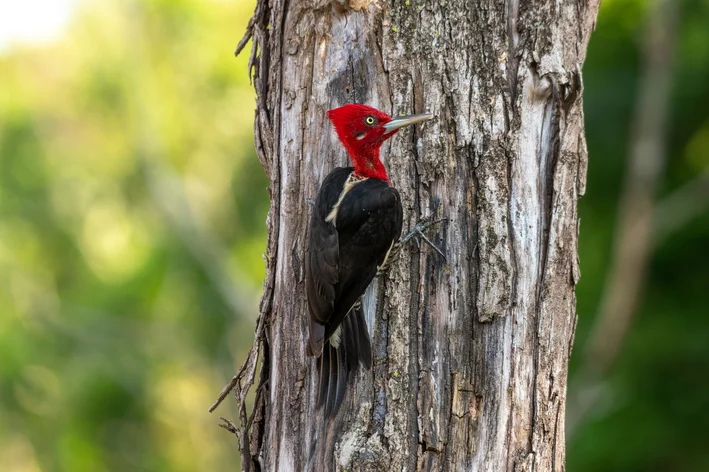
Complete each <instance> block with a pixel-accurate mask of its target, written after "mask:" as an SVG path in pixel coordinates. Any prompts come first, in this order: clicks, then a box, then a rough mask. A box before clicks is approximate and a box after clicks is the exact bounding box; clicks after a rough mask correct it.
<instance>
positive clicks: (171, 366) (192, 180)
mask: <svg viewBox="0 0 709 472" xmlns="http://www.w3.org/2000/svg"><path fill="white" fill-rule="evenodd" d="M646 8H647V5H646V2H645V1H642V0H608V1H605V2H604V3H603V6H602V9H601V13H600V17H599V19H598V23H597V29H596V32H595V33H594V36H593V38H592V41H591V46H590V49H589V55H588V60H587V63H586V66H585V69H584V78H585V106H586V120H587V132H588V144H589V152H590V167H589V174H588V190H587V194H586V196H585V197H584V198H583V199H582V200H581V209H580V212H581V217H582V221H583V224H582V231H581V246H580V258H581V263H582V271H583V277H582V281H581V284H580V285H579V287H578V298H579V327H578V332H577V336H576V352H579V351H580V350H581V349H583V344H584V341H585V339H586V337H587V333H588V329H589V327H590V325H591V323H592V322H593V315H594V313H595V310H596V308H597V304H598V300H599V298H600V294H601V292H602V289H603V283H604V277H605V273H606V270H607V267H608V264H609V258H610V254H611V253H610V249H611V244H612V235H613V225H614V218H615V210H616V206H617V200H618V195H619V192H620V186H621V183H622V176H623V173H624V167H625V162H626V155H627V151H628V139H629V132H630V129H631V119H632V111H633V104H634V100H635V96H636V84H637V80H638V74H639V68H640V64H639V59H640V58H639V53H638V45H639V39H640V38H641V32H642V29H643V27H644V18H645V13H646ZM252 11H253V1H248V2H242V1H237V0H108V1H104V2H83V3H81V7H80V8H79V10H78V13H77V15H76V17H75V18H74V20H73V21H72V24H71V25H70V27H69V29H68V30H67V31H66V33H65V34H64V35H63V36H62V37H61V38H60V39H59V40H58V41H56V42H55V43H52V44H50V45H47V46H42V47H37V46H35V47H15V48H12V49H10V50H9V51H7V52H4V53H0V313H2V315H1V316H0V471H12V472H15V471H17V472H24V471H27V472H29V471H33V472H34V471H50V470H51V471H54V470H56V471H72V472H81V471H92V472H93V471H108V470H111V471H125V470H131V471H141V470H146V471H147V470H150V471H159V470H164V471H208V470H221V469H224V470H237V468H238V457H237V452H236V444H235V442H234V441H233V438H232V437H231V436H229V435H228V434H226V433H224V432H223V431H222V430H220V429H219V428H217V427H216V426H215V425H216V423H217V420H216V418H215V417H214V416H213V415H208V414H207V413H206V409H207V407H208V406H209V405H210V404H211V402H212V401H213V400H214V398H215V395H216V394H217V393H218V391H219V390H220V389H221V387H222V385H223V384H224V382H225V380H226V379H228V378H229V377H230V376H231V375H232V374H233V372H234V369H235V367H236V365H237V363H238V362H240V361H241V360H242V359H243V358H244V355H245V351H246V349H247V348H248V346H249V345H250V342H251V339H252V330H253V319H254V316H255V313H256V305H257V301H258V296H259V294H260V290H261V281H262V279H263V275H264V264H263V261H262V260H261V254H262V252H263V251H264V248H265V242H266V234H265V226H264V221H265V215H266V211H267V208H268V193H267V180H266V178H265V176H264V174H263V171H262V169H261V167H260V164H259V162H258V159H257V158H256V155H255V152H254V150H253V144H252V140H253V138H252V122H253V108H254V99H253V91H252V89H251V87H250V86H249V82H248V76H247V73H246V60H247V55H242V56H241V57H239V58H237V59H234V58H233V57H232V54H231V53H232V50H233V47H234V45H235V44H236V41H238V39H239V38H240V37H241V35H242V33H243V31H244V28H245V26H246V22H247V20H248V18H249V17H250V15H251V13H252ZM707 25H709V2H707V0H683V15H682V20H681V28H680V32H681V35H680V41H679V47H678V51H677V71H676V79H675V87H674V92H673V97H672V119H671V122H670V129H669V130H668V133H669V150H668V156H669V157H668V165H667V169H666V173H665V176H664V181H663V186H662V192H661V193H662V195H668V194H671V193H672V192H673V191H675V190H676V189H677V188H678V187H681V186H682V185H683V184H684V183H686V182H687V181H689V180H691V179H692V178H693V177H695V176H696V175H697V174H699V173H700V172H702V170H703V169H706V168H707V166H709V106H708V105H709V86H707V85H708V84H709V28H707ZM708 241H709V216H707V215H704V216H702V217H701V218H699V219H697V220H694V221H692V222H691V224H690V225H688V226H686V227H685V228H683V229H682V231H680V232H678V233H676V234H675V236H674V237H673V238H672V239H670V240H668V241H666V242H665V243H663V244H662V246H661V247H659V248H658V250H657V252H656V254H655V255H654V257H653V259H652V264H651V268H650V273H649V279H648V285H647V288H646V290H645V291H644V298H643V301H642V303H641V304H640V306H639V310H638V313H636V322H635V324H634V327H633V330H632V332H631V334H630V336H629V338H628V340H627V342H626V344H625V346H624V348H623V350H622V353H621V357H620V359H619V361H618V364H617V366H616V368H614V369H613V372H612V374H611V375H610V377H609V378H608V380H607V382H608V385H609V386H610V390H611V392H612V395H611V397H610V399H608V401H606V402H605V403H604V404H603V405H601V408H599V409H597V410H596V411H595V413H594V415H593V416H592V417H591V418H589V420H588V421H587V422H586V423H584V424H583V425H582V427H581V428H580V429H579V431H578V432H577V434H575V435H574V436H573V439H572V440H571V442H570V444H569V447H568V461H569V462H568V470H569V471H572V472H581V471H588V472H591V471H599V470H602V471H638V472H640V471H643V472H645V471H680V472H682V471H686V472H690V471H700V470H709V447H707V445H709V316H707V315H709V296H708V295H707V293H708V289H709V270H708V269H707V263H708V262H709V258H708V257H707V256H706V250H707V249H708V246H707V242H708ZM224 280H226V281H227V282H228V284H229V285H227V286H226V287H224V286H223V285H220V283H223V281H224ZM220 281H221V282H220ZM230 287H233V288H234V290H233V291H234V292H236V295H233V294H231V290H230ZM575 362H576V359H575V358H574V359H572V366H571V367H572V375H573V373H574V370H575V368H576V365H575ZM233 408H234V406H233V402H229V401H227V402H225V403H224V404H223V405H222V406H221V407H220V412H221V414H223V415H225V416H228V417H232V418H234V417H236V416H237V415H236V414H235V412H234V411H233Z"/></svg>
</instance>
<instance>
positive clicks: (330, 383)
mask: <svg viewBox="0 0 709 472" xmlns="http://www.w3.org/2000/svg"><path fill="white" fill-rule="evenodd" d="M338 331H339V333H338V332H336V333H334V334H333V336H331V337H330V339H329V340H327V341H326V342H325V345H324V346H323V350H322V354H321V356H320V357H319V358H318V379H319V380H318V401H317V407H318V408H320V407H322V406H325V416H326V417H334V416H335V415H336V414H337V411H338V410H339V408H340V405H341V404H342V400H344V398H345V393H346V392H347V385H348V384H349V382H350V380H351V379H352V377H354V374H355V373H356V372H357V366H358V364H362V365H363V366H364V367H365V368H367V369H369V368H371V367H372V346H371V344H370V342H369V333H368V332H367V322H366V321H365V319H364V312H363V311H362V305H361V304H360V303H359V302H357V304H356V305H355V306H354V307H352V309H351V310H350V312H349V313H348V314H347V316H345V319H344V320H342V323H341V324H340V327H339V330H338ZM338 335H339V336H338Z"/></svg>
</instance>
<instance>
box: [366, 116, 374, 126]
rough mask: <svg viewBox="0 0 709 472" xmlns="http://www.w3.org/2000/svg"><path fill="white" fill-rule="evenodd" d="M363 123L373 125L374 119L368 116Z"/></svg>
mask: <svg viewBox="0 0 709 472" xmlns="http://www.w3.org/2000/svg"><path fill="white" fill-rule="evenodd" d="M364 122H365V123H367V124H368V125H373V124H374V117H373V116H368V117H367V118H365V119H364Z"/></svg>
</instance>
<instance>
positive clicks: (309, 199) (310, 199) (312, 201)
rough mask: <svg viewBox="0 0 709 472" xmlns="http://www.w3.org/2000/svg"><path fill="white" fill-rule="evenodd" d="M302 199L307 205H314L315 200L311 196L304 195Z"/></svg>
mask: <svg viewBox="0 0 709 472" xmlns="http://www.w3.org/2000/svg"><path fill="white" fill-rule="evenodd" d="M304 200H305V203H307V204H308V205H310V206H315V200H313V199H312V198H308V197H305V198H304Z"/></svg>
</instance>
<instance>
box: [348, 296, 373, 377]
mask: <svg viewBox="0 0 709 472" xmlns="http://www.w3.org/2000/svg"><path fill="white" fill-rule="evenodd" d="M352 322H353V323H356V324H357V331H358V333H359V336H358V338H357V339H362V340H363V342H361V343H360V344H359V346H358V347H357V354H358V356H359V361H360V362H361V363H362V365H363V366H364V367H365V369H371V368H372V344H371V343H370V342H369V332H368V331H367V322H366V321H365V319H364V312H363V311H362V309H361V308H360V309H359V311H358V313H357V316H355V319H353V320H352ZM364 341H366V342H364Z"/></svg>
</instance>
